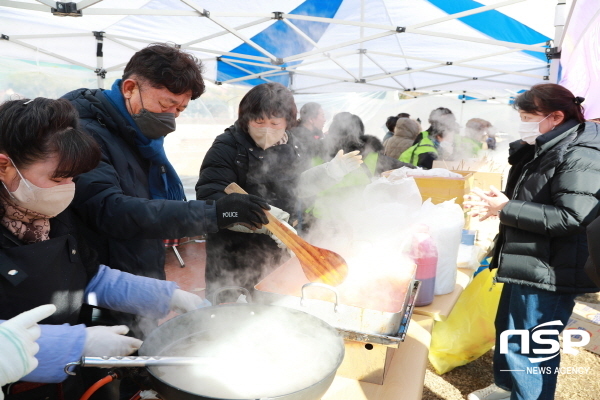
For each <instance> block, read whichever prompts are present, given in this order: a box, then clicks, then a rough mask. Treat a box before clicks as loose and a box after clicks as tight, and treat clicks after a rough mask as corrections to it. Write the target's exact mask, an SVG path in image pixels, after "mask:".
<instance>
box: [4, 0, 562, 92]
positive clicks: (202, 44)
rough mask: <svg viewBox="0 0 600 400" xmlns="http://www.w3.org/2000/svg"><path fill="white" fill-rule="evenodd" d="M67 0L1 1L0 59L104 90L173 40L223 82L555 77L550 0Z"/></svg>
mask: <svg viewBox="0 0 600 400" xmlns="http://www.w3.org/2000/svg"><path fill="white" fill-rule="evenodd" d="M70 4H71V3H60V2H59V3H57V2H54V1H50V0H37V1H36V0H0V35H2V39H4V40H0V62H2V60H7V59H18V60H30V61H34V62H36V63H53V64H57V65H59V64H70V65H76V66H79V67H81V68H84V69H86V70H88V71H89V74H90V75H91V76H96V74H97V75H98V78H97V80H98V85H99V86H101V87H102V86H104V78H103V76H105V75H106V73H111V72H112V73H118V72H120V71H122V69H123V68H124V66H125V64H126V63H127V61H128V59H129V58H130V57H131V55H132V54H133V53H134V52H135V51H137V50H139V49H141V48H143V47H145V46H146V45H148V44H149V43H153V42H174V43H176V44H178V45H180V46H181V47H182V48H184V49H185V50H187V51H190V52H192V53H194V54H195V55H196V56H197V57H198V58H200V59H201V60H202V61H203V62H204V63H205V65H206V77H207V79H209V80H212V81H214V82H216V83H217V84H238V85H256V84H260V83H264V82H269V81H276V82H281V83H282V84H284V85H286V86H288V87H289V88H290V89H292V90H293V91H294V92H295V93H324V92H349V91H381V90H399V91H415V90H416V91H431V90H441V91H448V90H453V91H460V93H462V92H463V91H464V92H465V93H467V94H469V93H479V94H480V93H483V92H485V91H487V92H488V93H490V91H491V92H493V91H499V92H503V93H504V94H506V92H507V91H509V92H516V91H518V90H521V89H527V88H528V87H530V86H531V85H533V84H536V83H542V82H544V81H548V80H549V79H552V78H550V77H549V75H550V68H549V62H548V59H547V57H546V48H547V47H548V44H547V42H548V41H549V40H551V39H552V38H553V36H554V12H555V5H556V2H555V1H551V0H504V1H503V0H479V1H473V0H410V1H408V0H404V1H401V0H278V1H272V0H253V1H243V0H204V1H201V0H180V1H179V0H150V1H148V0H127V1H122V0H80V1H78V2H75V3H74V4H75V6H76V7H74V8H70V7H71V6H70ZM61 7H62V8H61ZM61 14H62V15H65V14H66V15H68V16H59V15H61ZM74 15H80V16H74ZM109 83H110V82H109ZM476 96H478V97H479V96H480V95H476Z"/></svg>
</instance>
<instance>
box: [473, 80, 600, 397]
mask: <svg viewBox="0 0 600 400" xmlns="http://www.w3.org/2000/svg"><path fill="white" fill-rule="evenodd" d="M582 101H583V98H581V97H575V96H574V95H573V94H572V93H571V92H570V91H569V90H568V89H566V88H564V87H562V86H560V85H556V84H542V85H535V86H533V87H532V88H531V89H530V90H528V91H527V92H524V93H523V94H521V95H520V96H519V97H518V98H517V99H516V101H515V105H514V106H515V108H516V109H517V110H518V111H519V114H520V116H521V125H520V128H519V134H520V136H521V140H520V141H517V142H514V143H511V145H510V156H509V162H510V164H511V165H512V167H511V170H510V173H509V176H508V180H507V185H506V190H505V192H504V193H502V192H500V191H499V190H497V189H495V188H491V191H490V192H488V193H484V192H483V191H481V190H478V189H475V190H474V193H475V194H476V196H477V197H478V198H477V200H473V198H476V196H472V198H471V201H467V202H466V204H467V206H472V207H481V209H480V210H479V211H478V213H481V214H482V215H483V216H482V218H487V217H488V216H498V217H499V219H500V233H499V237H498V241H497V243H496V247H495V253H494V258H493V263H492V267H497V268H498V274H497V280H498V282H504V288H503V291H502V296H501V299H500V304H499V307H498V312H497V316H496V348H495V353H494V384H493V385H491V386H490V387H487V388H485V389H482V390H479V391H476V392H474V393H471V394H470V395H469V397H468V398H469V399H470V400H478V399H492V398H493V399H513V400H515V399H553V398H554V391H555V389H556V380H557V376H558V371H559V369H558V367H559V364H560V354H559V351H558V335H559V333H560V332H562V330H563V329H564V326H565V325H566V324H567V321H568V319H569V316H570V315H571V313H572V311H573V307H574V305H575V303H574V301H575V297H576V296H577V295H578V294H581V293H590V292H596V291H598V290H599V289H598V287H597V286H596V285H595V284H594V283H593V282H592V281H591V280H590V279H589V277H588V276H587V275H586V273H585V271H584V264H585V262H586V259H587V257H588V250H587V241H586V235H585V227H586V226H587V225H588V224H589V223H590V222H591V221H592V220H593V219H594V218H595V217H596V216H598V213H599V210H600V202H599V197H600V130H599V129H598V128H599V127H600V125H598V124H595V123H590V122H584V121H585V120H584V118H583V113H582V107H581V105H580V104H581V102H582ZM544 323H546V324H547V325H546V326H544V327H543V328H541V329H542V330H547V332H549V333H543V339H544V341H545V342H546V343H543V345H542V346H540V344H538V343H537V342H536V334H535V330H536V329H537V328H538V327H539V326H540V325H541V324H544ZM507 330H522V332H518V333H524V334H525V335H526V336H528V337H529V341H528V340H527V337H526V338H525V339H524V341H523V342H522V341H521V340H522V335H520V334H508V333H505V334H504V335H502V334H503V332H505V331H507ZM527 331H528V332H527ZM538 334H540V331H538ZM549 339H554V340H556V342H555V344H556V346H552V347H551V348H550V349H549V348H548V344H549V342H550V340H549ZM538 342H541V340H538ZM524 344H529V346H525V345H524ZM527 347H529V349H527ZM554 347H555V348H554ZM532 367H542V369H533V368H532ZM528 368H529V369H528ZM535 371H545V372H548V373H535Z"/></svg>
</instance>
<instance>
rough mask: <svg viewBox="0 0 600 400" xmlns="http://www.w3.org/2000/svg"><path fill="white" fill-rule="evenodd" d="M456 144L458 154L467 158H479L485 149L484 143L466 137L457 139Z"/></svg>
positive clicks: (455, 139)
mask: <svg viewBox="0 0 600 400" xmlns="http://www.w3.org/2000/svg"><path fill="white" fill-rule="evenodd" d="M454 142H455V143H454V147H455V148H456V149H457V150H458V153H459V154H461V155H462V156H465V157H477V155H478V154H479V152H480V151H481V149H482V147H483V143H481V142H478V141H476V140H474V139H471V138H470V137H466V136H458V137H455V138H454Z"/></svg>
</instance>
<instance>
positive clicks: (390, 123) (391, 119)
mask: <svg viewBox="0 0 600 400" xmlns="http://www.w3.org/2000/svg"><path fill="white" fill-rule="evenodd" d="M396 122H398V117H388V119H387V121H385V126H386V128H387V129H388V131H391V132H394V128H395V127H396Z"/></svg>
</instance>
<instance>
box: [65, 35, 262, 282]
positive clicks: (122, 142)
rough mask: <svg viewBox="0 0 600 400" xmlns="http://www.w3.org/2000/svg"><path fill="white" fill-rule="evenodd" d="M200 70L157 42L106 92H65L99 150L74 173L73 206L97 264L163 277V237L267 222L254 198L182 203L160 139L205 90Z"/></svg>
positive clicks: (180, 188) (138, 55) (177, 181)
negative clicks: (87, 166)
mask: <svg viewBox="0 0 600 400" xmlns="http://www.w3.org/2000/svg"><path fill="white" fill-rule="evenodd" d="M201 71H202V64H201V63H200V61H198V60H197V59H196V58H195V57H194V56H192V55H190V54H188V53H185V52H183V51H181V50H179V49H177V48H175V47H173V46H170V45H166V44H154V45H150V46H148V47H147V48H145V49H143V50H140V51H139V52H137V53H136V54H134V56H133V57H132V58H131V60H130V61H129V63H128V64H127V66H126V67H125V71H124V74H123V79H119V80H117V81H116V82H115V83H114V85H113V86H112V88H111V89H110V90H101V89H78V90H74V91H72V92H70V93H67V94H66V95H65V96H63V97H64V98H66V99H67V100H69V101H70V102H71V103H72V104H73V105H74V106H75V107H76V109H77V110H78V112H79V116H80V121H81V125H82V127H83V128H84V129H85V130H86V131H87V132H88V133H90V134H91V135H92V136H93V137H94V138H95V139H96V140H97V141H98V143H99V144H100V146H101V148H102V161H101V162H100V165H99V166H98V167H97V168H96V169H94V170H92V171H90V172H88V173H85V174H82V175H79V176H78V177H77V178H76V180H75V182H76V195H75V199H74V201H73V203H72V205H71V207H72V208H73V209H74V211H75V212H76V213H77V214H78V215H79V216H80V218H81V219H82V220H83V224H84V226H82V227H81V228H82V230H83V232H84V235H85V237H86V239H87V240H88V242H89V244H90V245H91V246H93V247H94V248H95V250H96V251H97V252H98V253H99V260H100V262H101V263H103V264H106V265H109V266H110V267H111V268H116V269H120V270H122V271H127V272H130V273H133V274H137V275H143V276H148V277H153V278H159V279H164V278H165V272H164V261H165V250H164V245H163V240H164V239H175V238H181V237H185V236H195V235H201V234H206V233H212V232H217V230H218V229H222V228H225V227H228V226H231V225H233V224H234V223H242V224H247V225H254V226H256V227H260V226H261V224H263V223H266V222H267V219H266V216H265V215H264V212H263V211H262V209H268V208H269V206H268V205H267V203H266V202H265V201H263V200H262V199H260V198H258V197H255V196H246V195H235V196H233V195H230V196H226V197H224V198H223V199H220V200H219V201H196V200H192V201H183V200H185V197H184V192H183V186H182V184H181V181H180V179H179V177H178V176H177V173H176V172H175V170H174V169H173V166H172V165H171V164H170V162H169V160H168V159H167V157H166V155H165V151H164V149H163V141H164V137H165V136H166V135H167V134H169V133H170V132H172V131H174V130H175V118H176V117H177V116H179V114H180V113H181V112H182V111H183V110H185V108H186V107H187V105H188V103H189V101H190V100H195V99H197V98H198V97H200V95H201V94H202V93H204V90H205V87H204V81H203V79H202V75H201ZM232 196H233V197H232Z"/></svg>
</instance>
